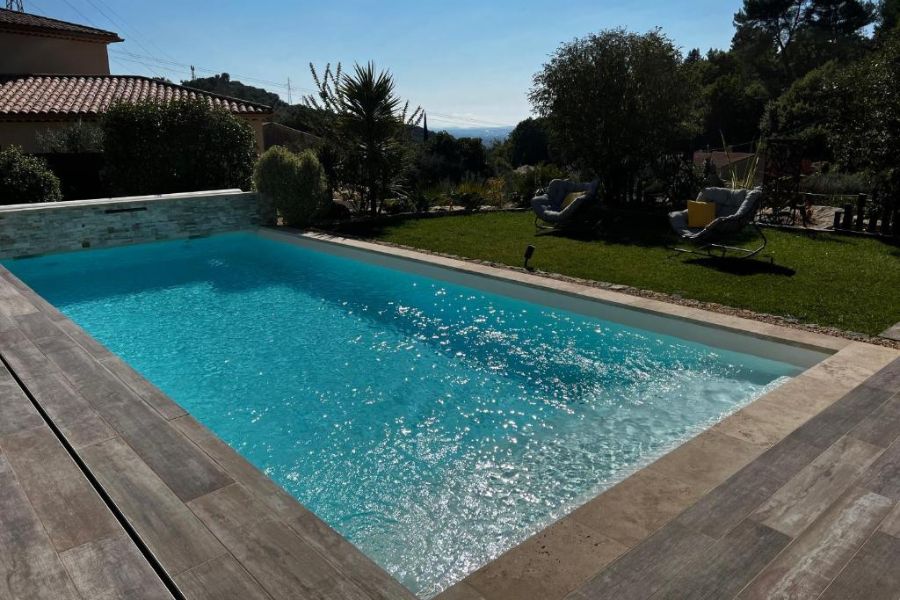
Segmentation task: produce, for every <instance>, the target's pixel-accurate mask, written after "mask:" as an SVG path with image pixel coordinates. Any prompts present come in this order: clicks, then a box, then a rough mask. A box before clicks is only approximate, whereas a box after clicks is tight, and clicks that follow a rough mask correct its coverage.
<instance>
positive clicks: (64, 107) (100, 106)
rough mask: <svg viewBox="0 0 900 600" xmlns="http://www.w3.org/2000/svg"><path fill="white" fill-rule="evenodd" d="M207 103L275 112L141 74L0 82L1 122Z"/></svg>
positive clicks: (27, 77)
mask: <svg viewBox="0 0 900 600" xmlns="http://www.w3.org/2000/svg"><path fill="white" fill-rule="evenodd" d="M193 98H203V99H206V100H207V101H208V102H209V103H210V104H211V105H213V106H218V107H221V108H224V109H226V110H228V111H230V112H232V113H236V114H269V113H271V112H272V109H271V107H269V106H266V105H264V104H257V103H255V102H247V101H245V100H238V99H236V98H228V97H226V96H219V95H217V94H212V93H209V92H204V91H200V90H194V89H191V88H187V87H184V86H181V85H176V84H174V83H167V82H163V81H158V80H156V79H150V78H149V77H142V76H140V75H19V76H2V77H0V118H3V117H12V118H17V119H23V118H24V119H27V118H39V117H43V118H54V117H56V118H66V117H91V116H97V115H99V114H101V113H103V112H104V111H105V110H106V109H107V108H108V107H109V105H110V104H111V103H113V102H114V101H117V100H125V101H130V102H137V101H141V100H157V101H160V102H166V101H170V100H186V99H193Z"/></svg>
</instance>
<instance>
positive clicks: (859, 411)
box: [791, 384, 893, 449]
mask: <svg viewBox="0 0 900 600" xmlns="http://www.w3.org/2000/svg"><path fill="white" fill-rule="evenodd" d="M892 395H893V394H891V393H888V392H886V391H884V390H881V389H879V388H875V387H871V386H868V385H866V384H862V385H859V386H857V387H855V388H853V389H852V390H851V391H850V392H848V393H847V394H846V395H845V396H844V397H843V398H841V399H840V400H838V401H837V402H835V403H834V404H832V405H831V406H829V407H828V408H826V409H825V410H823V411H822V412H820V413H819V414H817V415H816V416H814V417H813V418H812V419H810V420H809V421H807V422H806V423H804V424H803V425H801V426H800V427H799V428H797V430H796V431H794V432H793V433H792V434H791V436H793V437H797V438H798V439H800V440H802V441H804V442H806V443H808V444H812V445H813V446H818V447H819V448H823V449H825V448H828V447H829V446H831V445H832V444H834V443H835V442H836V441H837V440H838V439H839V438H840V437H841V436H843V435H845V434H847V433H849V432H850V431H851V430H852V429H853V428H855V427H856V426H857V425H859V424H860V423H861V422H862V421H863V419H865V418H866V417H868V416H869V415H870V414H871V413H873V412H874V411H875V410H877V409H878V408H879V407H880V406H881V405H883V404H884V403H885V402H887V401H888V400H889V399H890V397H891V396H892Z"/></svg>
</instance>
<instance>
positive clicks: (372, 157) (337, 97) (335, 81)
mask: <svg viewBox="0 0 900 600" xmlns="http://www.w3.org/2000/svg"><path fill="white" fill-rule="evenodd" d="M310 70H311V71H312V75H313V79H314V81H315V82H316V86H317V88H318V92H317V93H316V94H311V95H309V96H307V97H306V98H304V102H305V103H306V105H307V106H309V107H310V108H313V109H315V110H317V111H324V112H327V113H331V114H332V115H333V116H334V124H335V125H334V127H333V128H332V129H331V131H330V132H328V133H329V138H330V142H331V143H332V144H333V145H334V146H336V147H339V148H340V149H341V150H342V151H343V152H344V162H345V165H344V168H343V173H344V174H345V176H346V177H348V178H349V179H350V180H351V182H352V183H356V184H357V185H358V187H359V188H360V190H361V192H362V193H363V194H364V195H365V201H366V202H365V203H366V206H367V208H368V211H369V212H370V213H371V214H373V215H374V214H377V213H378V211H379V209H380V206H381V204H382V202H383V201H384V199H385V198H386V197H387V196H388V195H389V194H390V193H391V192H396V190H397V187H398V186H399V185H400V183H401V179H402V175H403V172H404V170H405V169H406V168H407V167H408V162H407V158H408V157H407V153H406V148H405V142H406V141H407V135H408V128H409V126H415V125H418V124H419V121H420V120H421V118H422V109H421V108H416V109H415V110H414V111H413V112H412V113H411V114H410V113H409V102H408V101H407V102H406V103H404V102H402V101H401V100H400V98H399V97H398V96H397V94H396V91H395V85H394V78H393V76H392V75H391V74H390V73H389V72H387V71H378V70H377V69H376V67H375V65H374V63H371V62H370V63H368V64H366V65H365V66H363V65H359V64H357V65H354V68H353V72H352V73H349V74H347V73H344V72H343V71H342V70H341V67H340V65H338V67H337V70H335V71H332V70H331V67H330V65H329V66H326V68H325V71H324V72H323V75H322V77H321V78H320V77H319V74H318V72H317V71H316V69H315V67H314V66H313V65H312V64H311V65H310Z"/></svg>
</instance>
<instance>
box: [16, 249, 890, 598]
mask: <svg viewBox="0 0 900 600" xmlns="http://www.w3.org/2000/svg"><path fill="white" fill-rule="evenodd" d="M436 262H437V261H436ZM453 268H464V267H463V266H460V265H455V266H453ZM479 269H483V268H481V267H479V268H478V269H475V268H473V269H472V270H473V271H478V270H479ZM510 277H515V278H516V279H517V280H521V279H523V277H522V276H521V275H520V274H514V275H510ZM534 284H535V285H537V284H538V283H534ZM548 285H549V284H548ZM552 285H563V286H565V287H566V291H567V293H582V291H581V290H576V289H574V287H573V285H572V284H561V283H558V282H556V283H553V284H552ZM583 292H584V293H585V294H586V295H596V294H604V295H605V296H609V295H610V293H609V292H601V291H596V290H594V291H590V290H583ZM610 297H611V296H610ZM606 299H607V300H609V299H610V298H606ZM623 302H627V303H629V304H633V305H635V307H636V308H641V309H644V310H657V309H659V308H660V307H659V306H658V304H659V303H657V304H653V303H652V302H647V301H640V300H635V299H625V300H624V301H623ZM679 310H682V311H683V310H686V309H680V308H674V307H673V308H671V311H673V312H676V311H679ZM701 313H702V311H698V310H696V309H690V311H689V312H686V313H685V314H683V315H681V317H682V318H685V319H694V318H703V319H704V322H707V323H710V322H715V321H716V319H720V320H722V319H724V320H727V322H723V323H722V324H721V325H722V326H723V327H730V328H733V329H741V328H744V329H747V328H751V329H752V328H755V330H754V331H751V332H750V333H752V334H754V335H760V336H763V335H765V336H772V337H778V336H779V335H787V336H790V335H796V336H799V338H800V339H795V340H794V342H795V343H804V344H808V345H816V344H818V345H820V346H821V347H829V345H830V350H832V351H836V354H834V355H833V356H831V357H830V358H828V359H826V360H825V361H823V362H822V363H820V364H818V365H816V366H815V367H813V368H811V369H809V370H808V371H806V372H805V373H804V374H803V375H801V376H799V377H797V378H795V379H793V380H792V381H791V382H789V383H787V384H785V385H783V386H781V387H780V388H778V389H777V390H775V391H774V392H773V393H771V394H768V395H766V396H764V397H763V398H761V399H759V400H757V401H755V402H753V403H752V404H750V405H748V406H747V407H745V408H744V409H743V410H741V411H739V412H738V413H736V414H735V415H732V416H731V417H729V418H728V419H726V420H724V421H722V422H721V423H719V424H718V425H716V426H715V427H713V428H712V429H710V430H707V431H706V432H704V433H702V434H700V435H699V436H697V437H696V438H694V439H693V440H691V441H689V442H687V443H686V444H684V445H682V446H680V447H678V448H677V449H675V450H674V451H673V452H671V453H669V454H668V455H666V456H664V457H662V458H661V459H660V460H658V461H657V462H656V463H654V464H652V465H651V466H649V467H647V468H645V469H642V470H640V471H638V472H637V473H635V474H634V475H633V476H631V477H630V478H628V479H626V480H625V481H623V482H621V483H620V484H619V485H617V486H615V487H613V488H612V489H610V490H608V491H607V492H606V493H604V494H601V495H600V496H598V497H597V498H595V499H594V500H592V501H591V502H589V503H587V504H585V505H584V506H582V507H581V508H579V509H578V510H576V511H575V512H573V513H571V514H570V515H568V516H567V517H565V518H564V519H562V520H560V521H558V522H557V523H556V524H554V525H552V526H550V527H549V528H547V529H545V530H544V531H542V532H540V533H538V534H537V535H536V536H534V537H532V538H531V539H529V540H527V541H526V542H525V543H523V544H522V545H520V546H518V547H516V548H514V549H512V550H510V551H509V552H507V553H506V554H504V555H503V556H501V557H499V558H498V559H497V560H495V561H493V562H491V563H489V564H488V565H485V566H484V567H483V568H481V569H479V570H478V571H476V572H475V573H473V574H472V575H470V576H469V577H468V578H466V579H465V580H464V581H463V582H461V583H460V584H458V585H457V586H454V587H453V588H451V589H450V590H448V591H447V592H445V593H444V594H442V595H441V596H440V597H439V598H440V599H441V600H451V599H457V600H458V599H469V600H494V599H499V598H515V599H530V598H535V599H540V600H544V599H546V600H551V599H554V598H559V599H562V598H568V599H570V600H583V599H586V598H610V599H616V600H618V599H628V598H651V597H652V598H716V599H718V598H731V597H739V598H742V599H745V598H771V597H776V598H777V597H785V598H818V597H822V598H867V599H869V598H874V599H877V598H898V597H900V568H898V565H900V507H898V502H900V359H898V358H897V357H898V356H900V354H898V353H897V352H896V351H893V350H889V349H886V348H879V347H875V346H869V345H866V344H859V343H849V342H846V341H834V340H833V338H829V339H824V338H821V337H819V338H816V337H815V336H810V335H809V334H806V333H802V334H791V333H786V332H785V330H781V329H779V328H775V327H774V326H770V325H754V324H748V322H746V321H744V320H736V319H732V318H729V317H722V316H712V315H704V314H701ZM717 324H718V323H717ZM0 358H2V364H0V598H3V599H4V600H5V599H6V598H15V599H20V598H21V599H25V598H27V599H32V598H38V599H40V598H48V599H49V598H52V599H57V598H84V599H88V598H104V599H106V598H110V599H111V598H170V597H183V598H191V599H193V598H197V599H200V598H209V599H213V598H215V599H227V598H242V599H244V598H246V599H255V598H272V599H276V598H335V599H336V598H342V599H343V598H351V599H354V598H359V599H364V598H383V599H403V598H412V595H411V594H410V593H409V592H408V591H407V590H405V589H404V588H403V587H401V586H400V585H399V584H398V583H397V582H396V581H395V580H393V579H392V578H391V577H390V576H388V575H387V574H386V573H385V572H384V571H382V570H381V569H380V568H378V567H377V566H376V565H375V564H374V563H372V561H370V560H369V559H368V558H366V557H365V556H364V555H363V554H362V553H360V552H359V551H358V550H356V549H355V548H354V547H353V546H352V545H350V544H349V543H348V542H346V541H345V540H344V539H343V538H341V537H340V536H339V535H338V534H337V533H335V532H334V531H333V530H331V529H330V528H329V527H328V526H327V525H325V524H324V523H323V522H322V521H320V520H319V519H318V518H316V517H315V516H314V515H313V514H312V513H310V512H309V511H307V510H306V509H305V508H303V507H302V506H301V505H300V504H298V503H297V502H296V501H295V500H294V499H293V498H292V497H290V496H289V495H287V494H286V493H285V492H284V491H282V490H281V488H279V487H278V486H277V485H276V484H274V483H273V482H272V481H271V480H269V479H268V478H267V477H266V476H265V475H263V474H262V473H260V472H259V471H258V470H256V469H255V468H254V467H253V466H251V465H250V464H249V463H247V462H246V461H245V460H244V459H242V458H241V457H240V456H239V455H237V454H236V453H235V452H234V451H232V450H231V449H230V448H229V447H228V446H227V445H226V444H224V443H223V442H222V441H221V440H219V439H218V438H217V437H215V436H214V435H213V434H212V433H211V432H209V431H208V430H207V429H205V428H204V427H203V426H202V425H200V424H199V423H197V422H196V421H195V420H194V419H193V418H192V417H191V416H190V415H187V414H186V413H185V411H184V410H183V409H181V408H180V407H179V406H178V405H177V404H175V403H174V402H172V401H171V400H170V399H169V398H167V397H166V396H165V395H164V394H162V393H161V392H160V391H159V390H157V389H156V388H155V387H153V386H152V385H151V384H149V383H148V382H147V381H145V380H144V379H143V378H141V377H140V375H138V374H137V373H136V372H134V371H133V370H132V369H131V368H130V367H129V366H128V365H126V364H124V363H123V362H122V361H120V360H119V359H118V358H116V357H115V356H114V355H112V354H111V353H110V352H108V351H107V350H106V349H105V348H103V347H102V346H100V345H99V344H98V343H97V342H95V341H94V340H93V339H91V338H90V337H89V336H87V335H86V334H85V333H84V332H83V331H82V330H81V329H80V328H79V327H78V326H77V325H75V324H74V323H72V322H71V321H69V320H68V319H67V318H65V317H64V316H63V315H62V314H60V313H59V312H58V311H56V309H54V308H53V307H52V306H50V305H49V304H47V303H46V302H45V301H44V300H43V299H41V298H40V297H39V296H37V295H36V294H35V293H34V292H32V291H31V290H30V289H28V288H27V287H26V286H25V285H24V284H22V283H21V282H20V281H18V280H17V279H16V278H15V277H13V276H12V275H11V274H9V273H8V272H7V271H5V270H4V269H2V267H0Z"/></svg>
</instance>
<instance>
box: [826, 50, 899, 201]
mask: <svg viewBox="0 0 900 600" xmlns="http://www.w3.org/2000/svg"><path fill="white" fill-rule="evenodd" d="M836 85H837V86H839V87H840V88H842V89H843V90H845V97H844V100H845V102H844V103H842V104H841V106H840V109H841V112H840V114H841V116H840V118H839V119H836V121H834V122H833V124H832V125H831V131H832V132H833V144H834V147H835V153H836V158H837V160H838V162H839V163H840V164H841V165H842V166H843V167H844V168H845V169H847V170H854V171H856V170H869V171H872V172H875V173H882V174H885V175H886V176H887V177H888V178H889V179H890V180H892V181H895V180H896V179H897V177H896V175H900V161H898V158H897V151H898V149H900V94H898V90H900V37H898V36H894V37H892V38H891V39H890V40H888V41H887V43H885V44H884V46H883V47H882V48H881V49H880V50H879V51H878V52H875V53H873V54H871V55H870V56H868V57H866V58H865V59H864V60H861V61H859V62H858V63H856V64H855V65H854V66H853V67H851V68H848V69H845V70H843V71H841V73H840V75H839V76H838V77H837V81H836ZM892 187H893V185H892ZM893 193H895V194H897V193H900V189H898V188H894V189H893Z"/></svg>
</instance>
